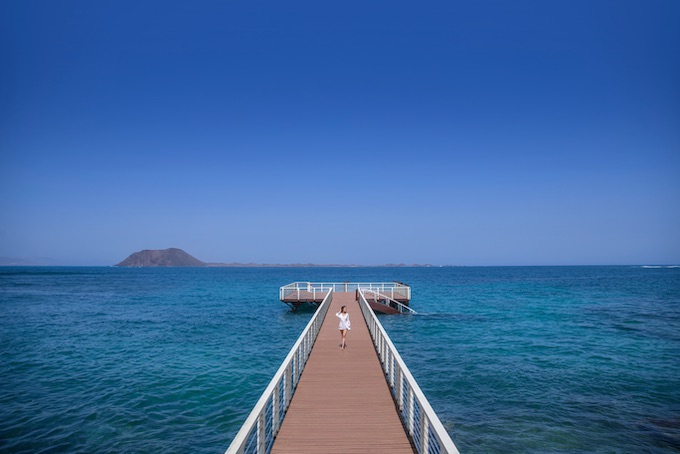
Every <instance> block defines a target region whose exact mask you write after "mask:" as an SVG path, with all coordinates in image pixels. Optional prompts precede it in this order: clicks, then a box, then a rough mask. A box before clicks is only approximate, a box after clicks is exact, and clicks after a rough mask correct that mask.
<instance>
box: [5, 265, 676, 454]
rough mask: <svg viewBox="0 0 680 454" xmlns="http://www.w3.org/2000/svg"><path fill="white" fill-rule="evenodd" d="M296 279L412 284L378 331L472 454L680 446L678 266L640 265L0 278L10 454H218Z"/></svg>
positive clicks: (272, 357)
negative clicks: (401, 312)
mask: <svg viewBox="0 0 680 454" xmlns="http://www.w3.org/2000/svg"><path fill="white" fill-rule="evenodd" d="M297 280H304V281H346V280H351V281H357V280H359V281H383V280H384V281H392V280H399V281H403V282H406V283H408V284H411V285H412V287H413V301H412V306H413V307H414V308H415V309H416V310H417V311H418V312H419V314H418V315H415V316H382V317H381V320H382V321H383V323H384V325H385V327H386V329H387V331H388V333H389V334H390V336H391V337H392V340H393V341H394V343H395V344H396V345H397V347H398V349H399V351H400V352H401V354H402V356H403V357H404V359H405V360H406V363H407V364H408V366H409V367H410V368H411V371H412V373H413V375H414V376H415V378H416V380H418V382H419V384H420V386H421V388H422V389H423V390H424V392H425V394H426V396H427V397H428V398H429V400H430V403H431V404H432V406H433V408H434V409H435V411H436V412H437V413H438V414H439V416H440V418H441V420H442V422H443V423H444V425H445V426H446V427H447V429H448V430H449V432H450V434H451V435H452V437H453V439H454V441H455V442H456V444H457V446H458V448H459V449H460V450H461V451H462V452H476V453H492V452H499V453H500V452H537V453H538V452H541V453H543V452H646V453H655V452H659V453H661V452H680V268H643V267H536V268H532V267H528V268H523V267H507V268H210V269H188V268H187V269H118V268H0V378H1V380H0V408H1V409H2V412H0V452H17V453H19V452H26V453H28V452H30V453H36V452H94V451H97V452H140V453H141V452H159V451H163V452H173V453H174V452H177V453H180V452H192V453H194V452H199V453H219V452H223V451H224V449H226V447H227V446H228V445H229V442H230V441H231V439H232V437H233V436H234V435H235V433H236V431H237V430H238V429H239V427H240V425H241V423H242V422H243V420H244V419H245V417H246V416H247V414H248V412H249V411H250V410H251V408H252V406H253V405H254V404H255V402H256V400H257V398H258V397H259V395H260V393H261V392H262V391H263V389H264V387H265V386H266V385H267V383H268V382H269V380H270V378H271V376H272V375H273V374H274V372H275V371H276V369H277V368H278V366H279V364H280V362H281V361H282V359H283V358H284V357H285V355H286V353H287V352H288V349H289V348H290V346H291V345H292V343H293V342H294V341H295V339H296V338H297V336H298V335H299V333H300V331H301V330H302V328H303V327H304V325H305V324H306V323H307V321H308V320H309V318H310V316H311V312H309V311H306V312H300V313H292V312H290V311H289V309H288V308H287V307H286V306H285V305H284V304H283V303H281V302H279V301H278V287H279V286H281V285H284V284H287V283H289V282H293V281H297Z"/></svg>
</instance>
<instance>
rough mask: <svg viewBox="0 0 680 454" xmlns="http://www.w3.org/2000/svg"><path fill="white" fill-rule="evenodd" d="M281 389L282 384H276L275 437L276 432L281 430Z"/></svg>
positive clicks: (273, 408) (274, 403) (274, 398)
mask: <svg viewBox="0 0 680 454" xmlns="http://www.w3.org/2000/svg"><path fill="white" fill-rule="evenodd" d="M280 389H281V384H280V383H279V384H278V385H276V392H275V393H274V395H273V396H272V437H275V436H276V434H277V433H278V431H279V421H280V420H281V417H280V415H279V411H280V408H281V403H280V397H279V396H280V395H281V392H280Z"/></svg>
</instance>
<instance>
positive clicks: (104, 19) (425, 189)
mask: <svg viewBox="0 0 680 454" xmlns="http://www.w3.org/2000/svg"><path fill="white" fill-rule="evenodd" d="M678 24H680V2H678V1H677V0H659V1H657V0H651V1H625V0H624V1H618V0H617V1H598V0H587V1H580V0H576V1H572V0H569V1H566V0H564V1H560V0H556V1H544V0H537V1H521V0H520V1H505V0H504V1H487V0H480V1H464V2H460V1H443V2H398V1H389V2H387V1H385V2H371V1H366V0H362V1H351V0H345V1H342V2H328V1H309V2H296V1H288V2H281V1H227V0H220V1H191V2H173V1H143V0H142V1H139V0H135V1H121V0H117V1H108V0H102V1H90V0H80V1H68V0H64V1H52V0H49V1H32V0H22V1H14V2H10V1H6V2H0V152H1V155H0V156H1V157H0V196H1V197H0V216H1V217H0V256H1V257H12V258H33V257H44V258H48V259H49V260H50V263H55V264H72V265H88V264H91V265H108V264H113V263H117V262H118V261H121V260H122V259H124V258H125V257H126V256H127V255H129V254H130V253H132V252H135V251H138V250H141V249H164V248H168V247H178V248H182V249H184V250H186V251H187V252H188V253H190V254H192V255H194V256H195V257H197V258H199V259H201V260H204V261H214V262H232V261H240V262H251V261H252V262H260V263H261V262H267V263H295V262H314V263H344V264H349V263H356V264H382V263H400V262H404V263H430V264H435V265H445V264H450V265H562V264H576V265H577V264H677V263H680V26H679V25H678Z"/></svg>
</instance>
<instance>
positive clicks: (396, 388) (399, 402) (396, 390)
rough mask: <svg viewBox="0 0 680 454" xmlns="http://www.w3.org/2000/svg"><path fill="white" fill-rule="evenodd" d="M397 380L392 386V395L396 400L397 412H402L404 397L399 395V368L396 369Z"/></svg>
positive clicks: (400, 385)
mask: <svg viewBox="0 0 680 454" xmlns="http://www.w3.org/2000/svg"><path fill="white" fill-rule="evenodd" d="M396 376H397V380H396V383H395V384H394V395H395V397H396V398H397V407H398V408H399V411H403V409H404V397H403V396H402V395H401V387H402V384H401V381H402V380H401V367H397V373H396Z"/></svg>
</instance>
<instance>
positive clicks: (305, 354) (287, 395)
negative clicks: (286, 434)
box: [225, 291, 333, 454]
mask: <svg viewBox="0 0 680 454" xmlns="http://www.w3.org/2000/svg"><path fill="white" fill-rule="evenodd" d="M332 300H333V292H331V291H329V292H327V295H326V298H325V299H324V300H323V302H322V303H321V305H320V306H319V308H318V309H317V311H316V313H315V314H314V316H313V317H312V319H311V320H310V321H309V323H308V324H307V326H306V327H305V329H304V330H303V331H302V334H300V337H299V338H298V340H297V341H296V342H295V344H294V345H293V347H292V348H291V350H290V352H289V353H288V356H286V359H284V360H283V363H282V364H281V367H279V370H278V371H277V372H276V374H274V378H272V380H271V381H270V382H269V385H268V386H267V388H266V389H265V390H264V392H263V393H262V396H261V397H260V399H259V400H258V401H257V404H255V407H254V408H253V410H252V411H251V412H250V415H248V418H246V421H245V422H244V423H243V426H241V429H240V430H239V431H238V433H237V434H236V437H235V438H234V440H233V441H232V442H231V444H230V445H229V447H228V448H227V450H226V452H225V454H250V453H253V454H255V453H256V454H264V453H268V452H270V451H271V447H272V445H273V443H274V438H275V437H276V434H277V433H278V432H279V429H280V428H281V423H282V422H283V417H284V415H285V414H286V411H287V410H288V406H289V405H290V402H291V400H292V398H293V394H294V393H295V388H296V387H297V384H298V381H299V380H300V375H302V370H303V369H304V367H305V364H306V363H307V359H308V358H309V354H310V353H311V351H312V346H313V345H314V342H315V341H316V337H317V335H318V334H319V330H320V329H321V325H322V324H323V320H324V317H325V316H326V313H327V312H328V308H329V307H330V305H331V301H332Z"/></svg>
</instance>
